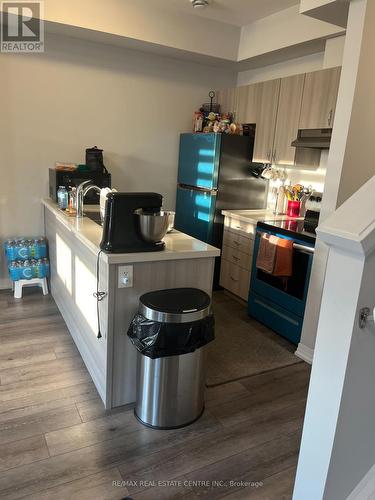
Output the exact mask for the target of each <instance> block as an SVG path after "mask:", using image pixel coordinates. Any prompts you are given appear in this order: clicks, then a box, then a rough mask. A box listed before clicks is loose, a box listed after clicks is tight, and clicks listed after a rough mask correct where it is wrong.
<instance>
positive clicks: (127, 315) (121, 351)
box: [111, 257, 215, 407]
mask: <svg viewBox="0 0 375 500" xmlns="http://www.w3.org/2000/svg"><path fill="white" fill-rule="evenodd" d="M214 265H215V258H214V257H209V258H200V259H187V260H174V261H173V260H170V261H159V262H143V263H138V264H134V270H133V273H134V274H133V276H134V283H133V285H134V286H133V287H132V288H122V289H117V291H116V293H115V307H114V322H113V328H114V331H113V334H114V339H113V363H112V367H113V385H112V405H113V407H115V406H121V405H125V404H131V403H134V402H135V399H136V366H137V350H136V349H135V347H134V346H133V345H132V344H131V342H130V340H129V339H128V337H127V330H128V327H129V325H130V322H131V320H132V319H133V316H134V315H135V313H136V312H137V310H138V305H139V297H140V296H141V295H142V294H144V293H147V292H151V291H154V290H162V289H166V288H178V287H192V288H199V289H201V290H204V291H205V292H207V293H208V294H209V295H210V296H211V294H212V283H213V273H214ZM111 267H112V266H111ZM116 267H117V266H116Z"/></svg>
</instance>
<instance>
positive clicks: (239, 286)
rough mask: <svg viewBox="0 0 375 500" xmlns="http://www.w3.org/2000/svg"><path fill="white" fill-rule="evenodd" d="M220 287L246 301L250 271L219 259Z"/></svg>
mask: <svg viewBox="0 0 375 500" xmlns="http://www.w3.org/2000/svg"><path fill="white" fill-rule="evenodd" d="M220 285H221V286H222V287H223V288H225V289H226V290H228V291H229V292H231V293H233V294H234V295H237V296H238V297H241V299H243V300H246V301H247V299H248V296H249V287H250V271H247V270H246V269H243V268H242V267H240V266H238V265H236V264H232V263H231V262H229V261H227V260H225V259H221V271H220Z"/></svg>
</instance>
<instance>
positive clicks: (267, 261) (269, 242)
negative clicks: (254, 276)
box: [256, 233, 279, 274]
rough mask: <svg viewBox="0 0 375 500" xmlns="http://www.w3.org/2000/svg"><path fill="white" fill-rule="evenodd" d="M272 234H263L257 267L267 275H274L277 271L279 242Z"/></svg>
mask: <svg viewBox="0 0 375 500" xmlns="http://www.w3.org/2000/svg"><path fill="white" fill-rule="evenodd" d="M278 239H279V238H278V237H277V236H274V235H272V234H267V233H265V234H263V235H262V237H261V238H260V242H259V249H258V255H257V261H256V267H257V268H258V269H260V270H261V271H264V272H265V273H268V274H272V273H273V270H274V269H275V262H276V250H277V240H278Z"/></svg>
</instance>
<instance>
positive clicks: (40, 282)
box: [14, 278, 48, 299]
mask: <svg viewBox="0 0 375 500" xmlns="http://www.w3.org/2000/svg"><path fill="white" fill-rule="evenodd" d="M24 286H39V287H41V289H42V291H43V295H47V294H48V283H47V278H33V279H31V280H18V281H14V298H15V299H21V298H22V288H23V287H24Z"/></svg>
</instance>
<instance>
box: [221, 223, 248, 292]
mask: <svg viewBox="0 0 375 500" xmlns="http://www.w3.org/2000/svg"><path fill="white" fill-rule="evenodd" d="M254 231H255V225H254V224H250V223H245V224H244V223H238V221H236V220H235V219H232V218H230V217H225V229H224V236H223V248H222V257H221V270H220V285H221V286H222V287H223V288H225V290H228V291H229V292H231V293H233V294H234V295H237V296H238V297H240V298H241V299H243V300H246V301H247V299H248V295H249V288H250V277H251V265H252V259H253V250H254V239H253V238H254Z"/></svg>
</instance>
